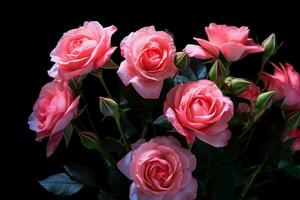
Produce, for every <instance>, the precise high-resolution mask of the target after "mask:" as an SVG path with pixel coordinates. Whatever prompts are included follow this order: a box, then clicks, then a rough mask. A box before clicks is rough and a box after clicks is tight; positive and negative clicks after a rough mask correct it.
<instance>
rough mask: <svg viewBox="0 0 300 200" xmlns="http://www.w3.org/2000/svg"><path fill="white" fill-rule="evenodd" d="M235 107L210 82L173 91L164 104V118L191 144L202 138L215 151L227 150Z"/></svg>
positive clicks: (197, 83)
mask: <svg viewBox="0 0 300 200" xmlns="http://www.w3.org/2000/svg"><path fill="white" fill-rule="evenodd" d="M233 111H234V108H233V103H232V101H231V100H230V99H229V98H228V97H225V96H223V94H222V92H221V90H220V89H219V88H218V87H217V86H216V85H215V84H214V83H213V82H211V81H209V80H200V81H197V82H187V83H185V84H178V85H176V86H175V87H173V88H172V89H171V90H170V91H169V92H168V94H167V99H166V100H165V103H164V115H165V116H166V118H167V119H168V121H169V122H170V123H171V124H172V125H173V127H174V128H175V129H176V131H177V132H178V133H180V134H181V135H183V136H184V137H186V140H187V142H188V143H189V144H192V143H194V141H195V138H196V137H197V138H199V139H200V140H202V141H203V142H206V143H208V144H210V145H212V146H214V147H224V146H226V145H227V143H228V140H229V139H230V138H231V131H230V130H229V129H228V128H227V127H228V121H229V120H230V119H231V118H232V117H233Z"/></svg>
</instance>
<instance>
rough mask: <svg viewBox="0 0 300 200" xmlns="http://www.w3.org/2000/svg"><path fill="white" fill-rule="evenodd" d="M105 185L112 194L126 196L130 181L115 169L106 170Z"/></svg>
mask: <svg viewBox="0 0 300 200" xmlns="http://www.w3.org/2000/svg"><path fill="white" fill-rule="evenodd" d="M106 173H107V185H108V187H109V189H110V190H111V191H112V192H115V193H117V194H127V192H128V190H129V185H130V184H129V183H130V181H129V180H128V179H127V177H126V176H124V174H122V173H121V172H120V171H119V170H118V169H116V168H108V169H107V172H106Z"/></svg>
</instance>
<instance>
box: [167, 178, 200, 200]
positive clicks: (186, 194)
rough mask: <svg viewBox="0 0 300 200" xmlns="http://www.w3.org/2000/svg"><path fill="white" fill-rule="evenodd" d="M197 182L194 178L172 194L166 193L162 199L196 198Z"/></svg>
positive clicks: (191, 199) (188, 199)
mask: <svg viewBox="0 0 300 200" xmlns="http://www.w3.org/2000/svg"><path fill="white" fill-rule="evenodd" d="M197 190H198V183H197V180H196V179H195V178H192V179H191V181H190V182H189V183H188V184H186V186H185V187H184V188H181V189H180V190H179V191H178V192H176V193H175V194H172V195H166V196H165V197H164V198H163V200H182V199H184V200H194V199H196V198H197Z"/></svg>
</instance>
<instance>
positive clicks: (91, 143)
mask: <svg viewBox="0 0 300 200" xmlns="http://www.w3.org/2000/svg"><path fill="white" fill-rule="evenodd" d="M79 137H80V140H81V142H82V144H83V145H84V146H85V148H87V149H96V148H97V146H98V145H99V138H98V136H97V134H96V133H93V132H87V131H81V132H80V133H79Z"/></svg>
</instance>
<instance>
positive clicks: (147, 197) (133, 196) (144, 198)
mask: <svg viewBox="0 0 300 200" xmlns="http://www.w3.org/2000/svg"><path fill="white" fill-rule="evenodd" d="M129 198H130V200H164V199H163V195H156V194H153V195H151V194H146V193H143V192H142V191H139V189H138V188H137V187H136V186H135V184H134V183H132V184H131V186H130V194H129Z"/></svg>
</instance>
